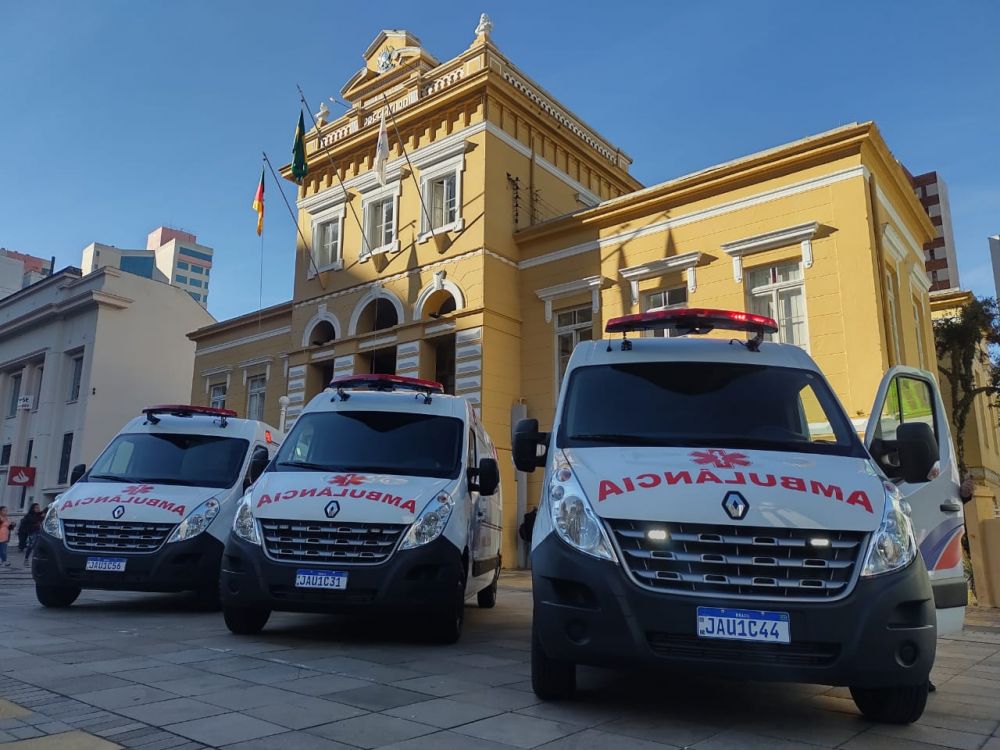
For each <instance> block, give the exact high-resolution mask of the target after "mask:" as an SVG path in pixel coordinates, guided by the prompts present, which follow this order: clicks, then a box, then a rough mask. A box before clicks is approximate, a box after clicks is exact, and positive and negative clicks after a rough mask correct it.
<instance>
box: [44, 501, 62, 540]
mask: <svg viewBox="0 0 1000 750" xmlns="http://www.w3.org/2000/svg"><path fill="white" fill-rule="evenodd" d="M56 500H58V498H56ZM42 529H43V530H44V531H45V533H46V534H48V535H49V536H54V537H55V538H56V539H62V538H63V530H62V521H60V520H59V503H58V502H53V503H52V506H51V507H50V508H49V512H48V513H46V514H45V520H44V521H43V522H42Z"/></svg>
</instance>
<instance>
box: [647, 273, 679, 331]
mask: <svg viewBox="0 0 1000 750" xmlns="http://www.w3.org/2000/svg"><path fill="white" fill-rule="evenodd" d="M678 290H680V291H683V292H684V301H683V302H675V303H674V304H667V305H652V304H650V301H651V298H652V297H653V295H654V294H662V295H665V296H669V295H670V292H675V291H678ZM689 295H690V289H689V288H688V285H687V284H678V285H677V286H665V287H660V288H659V289H653V290H651V291H648V292H644V293H643V295H642V311H643V312H650V311H651V310H679V309H681V308H684V307H687V306H688V304H689V302H690V296H689ZM643 335H644V336H646V337H649V338H670V337H671V336H673V335H674V334H673V332H672V331H670V330H668V329H663V328H661V329H659V330H654V331H646V332H645V333H644V334H643Z"/></svg>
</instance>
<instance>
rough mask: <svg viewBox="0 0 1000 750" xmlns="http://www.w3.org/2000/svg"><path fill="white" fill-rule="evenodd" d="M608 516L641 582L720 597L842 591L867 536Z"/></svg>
mask: <svg viewBox="0 0 1000 750" xmlns="http://www.w3.org/2000/svg"><path fill="white" fill-rule="evenodd" d="M607 523H608V525H609V527H610V528H611V531H612V532H613V535H614V540H615V545H616V546H617V548H618V551H619V552H620V554H621V557H622V559H623V560H624V562H625V564H626V565H627V566H628V570H629V572H630V573H631V574H632V577H633V578H634V580H635V581H636V583H638V584H639V585H640V586H642V587H644V588H647V589H652V590H655V591H662V592H664V593H672V594H697V595H699V596H710V597H720V598H726V597H736V598H753V599H789V600H794V599H799V600H802V599H805V600H822V599H837V598H840V597H842V596H846V595H847V594H848V593H849V592H850V590H851V588H852V587H853V585H854V582H855V580H856V578H857V572H858V571H857V568H858V561H859V558H860V555H861V554H862V552H863V550H864V549H865V544H864V542H865V537H866V534H865V533H864V532H859V531H820V530H809V529H789V528H770V527H767V528H764V527H752V526H715V525H707V524H687V523H656V522H652V521H629V520H609V521H608V522H607ZM651 531H652V532H653V538H650V534H649V532H651ZM663 532H666V538H662V537H663V536H664V534H663Z"/></svg>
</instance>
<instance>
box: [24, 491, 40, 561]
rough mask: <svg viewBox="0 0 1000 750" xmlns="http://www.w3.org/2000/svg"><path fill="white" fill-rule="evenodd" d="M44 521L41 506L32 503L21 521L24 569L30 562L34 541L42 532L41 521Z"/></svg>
mask: <svg viewBox="0 0 1000 750" xmlns="http://www.w3.org/2000/svg"><path fill="white" fill-rule="evenodd" d="M44 520H45V514H44V513H42V506H40V505H39V504H38V503H32V504H31V508H29V509H28V512H27V513H25V514H24V518H22V519H21V528H22V529H24V531H25V543H24V566H25V567H27V566H28V564H29V562H30V561H31V550H32V548H33V547H34V546H35V539H37V538H38V532H39V531H41V530H42V521H44Z"/></svg>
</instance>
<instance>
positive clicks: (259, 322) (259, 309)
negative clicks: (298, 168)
mask: <svg viewBox="0 0 1000 750" xmlns="http://www.w3.org/2000/svg"><path fill="white" fill-rule="evenodd" d="M261 154H262V155H263V152H261ZM264 159H265V160H266V159H267V156H266V155H264ZM261 166H263V164H262V165H261ZM263 310H264V224H263V223H261V225H260V284H259V286H258V289H257V333H260V330H261V326H262V325H263V317H264V315H263Z"/></svg>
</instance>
